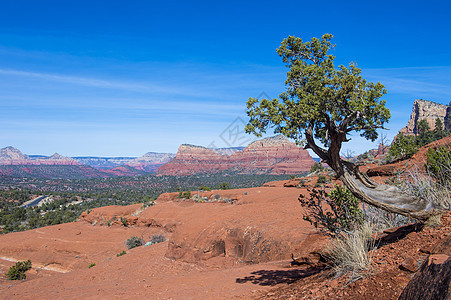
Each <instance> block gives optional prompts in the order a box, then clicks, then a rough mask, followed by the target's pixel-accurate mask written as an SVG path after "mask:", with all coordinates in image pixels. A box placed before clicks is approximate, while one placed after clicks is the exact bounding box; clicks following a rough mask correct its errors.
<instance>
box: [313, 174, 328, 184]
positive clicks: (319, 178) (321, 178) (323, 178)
mask: <svg viewBox="0 0 451 300" xmlns="http://www.w3.org/2000/svg"><path fill="white" fill-rule="evenodd" d="M316 183H327V178H326V176H324V175H322V174H320V175H318V180H317V181H316Z"/></svg>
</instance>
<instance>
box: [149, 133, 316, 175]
mask: <svg viewBox="0 0 451 300" xmlns="http://www.w3.org/2000/svg"><path fill="white" fill-rule="evenodd" d="M313 164H314V160H313V159H312V158H311V156H310V154H309V153H308V151H307V150H304V149H302V148H300V147H298V146H297V145H296V144H295V143H293V142H290V141H289V140H288V139H287V138H286V137H284V136H282V135H277V136H274V137H270V138H266V139H262V140H259V141H255V142H253V143H251V144H249V146H248V147H246V148H244V149H243V150H242V151H237V152H234V153H233V154H231V155H221V154H218V153H217V152H215V151H214V150H213V149H209V148H205V147H200V146H194V145H187V144H184V145H181V146H180V147H179V149H178V151H177V154H176V156H175V158H173V159H171V160H170V161H169V162H168V163H166V164H164V165H162V166H161V167H159V168H158V171H157V174H161V175H192V174H200V173H218V172H221V171H229V172H237V173H245V174H296V173H303V172H307V171H309V170H310V167H311V166H312V165H313Z"/></svg>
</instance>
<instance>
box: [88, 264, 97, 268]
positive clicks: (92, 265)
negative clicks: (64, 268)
mask: <svg viewBox="0 0 451 300" xmlns="http://www.w3.org/2000/svg"><path fill="white" fill-rule="evenodd" d="M95 265H96V263H91V264H90V265H89V267H88V269H91V268H92V267H94V266H95Z"/></svg>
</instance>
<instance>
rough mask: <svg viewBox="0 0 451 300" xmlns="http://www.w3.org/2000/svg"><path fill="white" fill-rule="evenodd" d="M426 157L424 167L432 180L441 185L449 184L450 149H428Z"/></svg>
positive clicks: (450, 173) (450, 178)
mask: <svg viewBox="0 0 451 300" xmlns="http://www.w3.org/2000/svg"><path fill="white" fill-rule="evenodd" d="M426 157H427V163H426V164H425V167H426V169H427V170H428V171H429V172H430V173H431V175H432V176H433V178H434V179H435V180H437V181H438V182H439V183H440V184H442V185H448V183H450V182H451V149H450V148H446V147H439V148H437V149H433V148H429V150H428V152H427V153H426Z"/></svg>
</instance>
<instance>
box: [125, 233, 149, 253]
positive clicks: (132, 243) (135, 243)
mask: <svg viewBox="0 0 451 300" xmlns="http://www.w3.org/2000/svg"><path fill="white" fill-rule="evenodd" d="M125 244H126V245H127V249H129V250H130V249H133V248H136V247H140V246H142V245H144V244H145V242H144V240H143V239H142V238H140V237H137V236H132V237H131V238H129V239H128V240H127V241H126V242H125Z"/></svg>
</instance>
